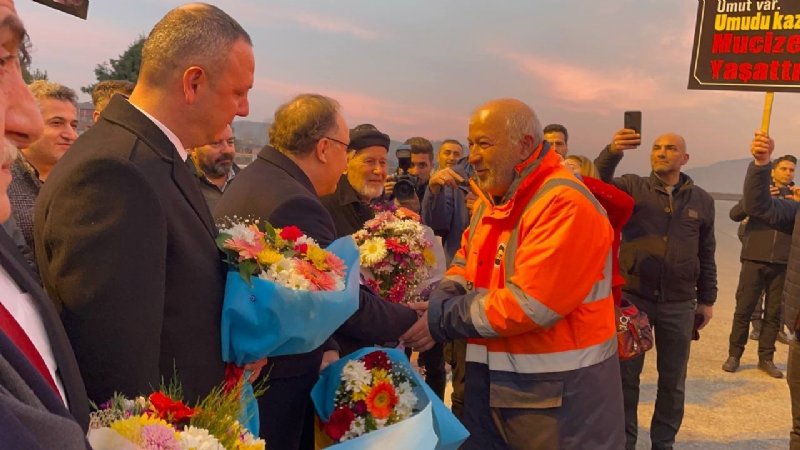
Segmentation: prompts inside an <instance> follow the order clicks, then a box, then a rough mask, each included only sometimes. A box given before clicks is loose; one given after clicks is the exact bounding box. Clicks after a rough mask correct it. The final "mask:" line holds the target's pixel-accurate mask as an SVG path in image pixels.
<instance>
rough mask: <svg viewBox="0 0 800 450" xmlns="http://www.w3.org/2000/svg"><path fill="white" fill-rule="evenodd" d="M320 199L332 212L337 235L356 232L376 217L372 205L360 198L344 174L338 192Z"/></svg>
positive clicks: (337, 188) (337, 187)
mask: <svg viewBox="0 0 800 450" xmlns="http://www.w3.org/2000/svg"><path fill="white" fill-rule="evenodd" d="M320 201H321V202H322V205H323V206H325V209H327V210H328V212H329V213H330V214H331V218H332V219H333V225H334V227H336V236H337V237H342V236H347V235H348V234H353V233H355V232H356V231H358V230H360V229H361V228H363V227H364V224H365V223H366V222H367V221H368V220H370V219H373V218H374V217H375V212H374V211H373V210H372V208H371V207H370V205H369V204H368V203H364V202H362V201H361V200H359V198H358V194H357V193H356V191H355V189H353V186H351V185H350V182H349V181H348V180H347V175H342V177H341V178H340V179H339V184H338V185H337V186H336V192H334V193H333V194H329V195H324V196H322V197H320Z"/></svg>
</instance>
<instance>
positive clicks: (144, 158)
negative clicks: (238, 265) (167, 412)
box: [34, 96, 225, 404]
mask: <svg viewBox="0 0 800 450" xmlns="http://www.w3.org/2000/svg"><path fill="white" fill-rule="evenodd" d="M34 234H35V242H36V255H37V260H38V263H39V269H40V272H41V275H42V281H43V283H44V286H45V288H46V289H47V291H48V293H49V294H50V298H51V299H52V300H53V301H54V302H55V304H56V306H57V308H58V310H59V311H60V312H61V319H62V321H63V323H64V327H65V328H66V330H67V334H68V335H69V338H70V341H71V342H72V346H73V348H74V349H75V356H76V357H77V359H78V364H79V366H80V369H81V374H82V375H83V379H84V381H85V383H86V387H87V391H88V393H89V398H90V399H91V400H93V401H95V402H96V403H98V404H99V403H102V402H105V401H106V400H108V399H109V398H110V397H111V396H112V394H113V393H114V392H115V391H117V392H120V393H122V394H125V395H127V396H135V395H140V394H147V393H149V392H152V391H153V390H156V389H158V387H159V385H160V383H161V381H162V380H164V381H165V382H169V380H170V379H171V378H172V375H173V373H177V375H178V378H179V379H180V381H181V383H182V386H183V392H184V395H185V397H186V400H187V401H189V402H194V401H195V400H196V399H197V398H198V397H202V396H205V395H206V394H207V393H208V392H209V391H210V390H211V388H213V387H214V386H216V385H218V384H220V383H221V382H222V379H223V375H224V365H223V363H222V358H221V344H220V315H221V310H222V296H223V292H224V288H225V267H224V264H223V262H222V256H221V254H220V253H219V251H218V250H217V247H216V244H215V242H214V238H215V236H216V228H215V226H214V224H213V221H212V218H211V214H210V213H209V211H208V207H207V206H206V203H205V201H204V200H203V195H202V194H201V193H200V189H199V188H198V187H197V182H196V181H195V180H194V179H193V178H192V176H191V174H190V173H189V170H188V169H187V167H186V164H185V163H184V161H183V160H182V159H181V158H180V156H179V154H178V152H177V151H176V149H175V147H174V146H173V145H172V143H171V142H170V141H169V139H168V138H167V136H166V135H165V134H164V133H163V132H162V131H161V130H160V129H159V128H158V127H157V126H156V125H155V124H154V123H153V122H152V121H151V120H149V119H148V118H147V117H146V116H145V115H143V114H142V113H141V112H140V111H139V110H137V109H136V108H135V107H134V106H132V105H131V104H130V103H128V101H127V100H126V99H125V98H124V97H122V96H114V97H113V98H112V99H111V102H110V103H109V105H108V107H107V108H106V109H105V111H103V114H102V115H101V118H100V121H99V122H98V123H97V124H95V125H94V126H93V127H92V128H91V129H90V130H89V131H87V132H86V133H84V134H83V135H81V136H80V138H79V139H78V140H77V141H76V142H75V144H74V145H73V146H72V147H71V148H70V151H69V152H67V153H66V154H65V155H64V157H63V158H62V159H61V160H60V161H59V163H58V165H57V166H56V167H55V168H54V169H53V172H52V173H51V174H50V176H49V177H48V179H47V183H45V185H44V186H43V188H42V191H41V193H40V194H39V198H38V200H37V203H36V216H35V220H34Z"/></svg>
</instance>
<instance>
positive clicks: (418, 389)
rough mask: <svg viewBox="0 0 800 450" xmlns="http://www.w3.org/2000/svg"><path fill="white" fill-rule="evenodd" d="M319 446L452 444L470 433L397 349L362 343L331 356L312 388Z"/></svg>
mask: <svg viewBox="0 0 800 450" xmlns="http://www.w3.org/2000/svg"><path fill="white" fill-rule="evenodd" d="M311 398H312V400H313V401H314V406H315V408H316V411H317V415H318V417H319V420H320V426H319V428H318V430H317V442H318V444H320V443H322V444H323V445H322V446H323V447H327V446H330V447H329V448H331V449H336V450H348V449H362V448H381V449H382V450H393V449H398V450H399V449H410V448H413V449H419V450H422V449H431V450H433V449H437V450H444V449H453V450H455V449H456V448H458V446H460V445H461V443H462V442H463V441H464V440H466V438H467V436H469V433H467V431H466V429H464V427H463V426H462V425H461V423H460V422H459V421H458V419H456V418H455V416H453V414H452V413H451V412H450V410H448V409H447V407H446V406H445V405H444V404H443V403H442V401H441V400H440V399H439V397H437V396H436V394H434V393H433V391H431V389H430V388H429V387H428V386H427V385H426V384H425V382H424V381H423V380H422V378H421V377H420V376H419V374H418V373H417V372H416V371H414V370H413V369H412V368H411V363H410V362H409V361H408V358H406V356H405V354H404V353H403V352H402V351H400V350H397V349H384V348H375V347H371V348H365V349H361V350H359V351H356V352H354V353H351V354H350V355H347V356H345V357H344V358H342V359H340V360H338V361H336V362H334V363H333V364H331V365H330V366H328V367H327V368H326V369H325V370H324V371H323V372H322V373H321V374H320V379H319V381H317V384H316V385H314V389H313V390H312V391H311Z"/></svg>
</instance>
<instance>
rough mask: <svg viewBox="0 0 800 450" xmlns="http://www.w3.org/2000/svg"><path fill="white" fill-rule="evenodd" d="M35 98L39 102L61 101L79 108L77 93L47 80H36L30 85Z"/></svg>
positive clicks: (29, 87)
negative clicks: (48, 100)
mask: <svg viewBox="0 0 800 450" xmlns="http://www.w3.org/2000/svg"><path fill="white" fill-rule="evenodd" d="M28 89H30V91H31V93H32V94H33V97H34V98H35V99H36V101H37V102H41V101H42V100H47V99H50V100H60V101H62V102H70V103H72V104H73V105H75V107H76V108H77V106H78V96H77V95H76V94H75V91H74V90H72V89H70V88H68V87H66V86H64V85H63V84H58V83H53V82H52V81H47V80H36V81H34V82H32V83H31V84H29V85H28Z"/></svg>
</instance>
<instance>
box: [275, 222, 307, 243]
mask: <svg viewBox="0 0 800 450" xmlns="http://www.w3.org/2000/svg"><path fill="white" fill-rule="evenodd" d="M280 236H281V238H282V239H285V240H287V241H296V240H298V239H299V238H301V237H303V232H302V231H300V228H297V227H296V226H294V225H289V226H288V227H283V228H281V234H280Z"/></svg>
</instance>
